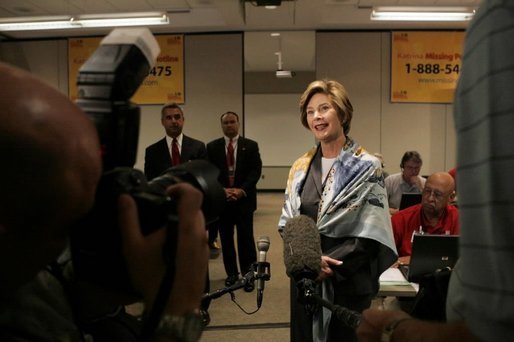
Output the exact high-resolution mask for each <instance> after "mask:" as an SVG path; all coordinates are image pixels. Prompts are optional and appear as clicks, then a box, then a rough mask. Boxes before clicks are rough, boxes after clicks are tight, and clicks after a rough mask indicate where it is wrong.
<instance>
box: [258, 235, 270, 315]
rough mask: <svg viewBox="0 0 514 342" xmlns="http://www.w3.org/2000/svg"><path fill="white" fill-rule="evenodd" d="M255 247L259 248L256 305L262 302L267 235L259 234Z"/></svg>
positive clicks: (267, 246) (267, 244) (267, 247)
mask: <svg viewBox="0 0 514 342" xmlns="http://www.w3.org/2000/svg"><path fill="white" fill-rule="evenodd" d="M257 249H258V250H259V258H258V261H257V307H258V308H260V307H261V304H262V297H263V293H264V275H266V274H267V273H266V267H267V265H266V253H267V252H268V249H269V237H267V236H261V237H260V238H259V239H258V240H257Z"/></svg>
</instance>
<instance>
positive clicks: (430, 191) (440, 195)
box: [423, 188, 447, 201]
mask: <svg viewBox="0 0 514 342" xmlns="http://www.w3.org/2000/svg"><path fill="white" fill-rule="evenodd" d="M431 195H433V196H434V198H435V200H436V201H440V200H442V199H443V198H444V197H446V196H447V195H446V194H444V193H442V192H440V191H437V190H433V189H428V188H424V189H423V196H427V197H430V196H431Z"/></svg>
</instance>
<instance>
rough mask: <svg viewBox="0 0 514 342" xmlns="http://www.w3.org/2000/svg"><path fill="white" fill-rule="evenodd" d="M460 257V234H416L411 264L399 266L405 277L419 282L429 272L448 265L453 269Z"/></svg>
mask: <svg viewBox="0 0 514 342" xmlns="http://www.w3.org/2000/svg"><path fill="white" fill-rule="evenodd" d="M458 258H459V236H458V235H430V234H423V235H422V234H414V239H413V241H412V255H411V257H410V264H409V265H408V266H407V265H402V266H400V267H399V268H400V271H401V272H402V274H403V275H404V277H405V279H407V280H408V281H410V282H414V283H417V282H419V280H420V279H421V278H422V277H423V276H425V275H427V274H430V273H433V272H435V271H437V270H440V269H444V268H446V267H449V268H450V269H452V268H453V266H455V263H456V262H457V259H458ZM406 266H407V267H406Z"/></svg>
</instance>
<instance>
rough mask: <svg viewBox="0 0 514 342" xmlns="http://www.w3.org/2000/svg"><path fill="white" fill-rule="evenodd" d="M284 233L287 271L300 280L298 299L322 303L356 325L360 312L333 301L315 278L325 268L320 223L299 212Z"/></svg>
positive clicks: (346, 323) (286, 226)
mask: <svg viewBox="0 0 514 342" xmlns="http://www.w3.org/2000/svg"><path fill="white" fill-rule="evenodd" d="M282 237H283V240H284V264H285V266H286V273H287V275H288V276H289V277H290V278H292V279H293V280H294V281H295V282H296V286H297V288H298V301H299V302H300V303H302V304H314V305H322V306H324V307H325V308H327V309H329V310H330V311H331V312H332V314H334V316H335V317H337V318H338V319H339V320H340V321H341V322H343V323H344V324H345V325H347V326H348V327H351V328H353V329H356V328H357V327H358V326H359V324H360V318H361V315H360V313H358V312H356V311H353V310H350V309H347V308H345V307H342V306H340V305H335V304H332V303H330V302H329V301H327V300H325V299H323V298H321V297H320V296H319V294H317V293H316V284H315V279H316V278H317V277H318V275H319V273H320V272H321V242H320V237H319V232H318V227H317V226H316V223H314V221H313V220H312V219H311V218H310V217H308V216H305V215H300V216H295V217H293V218H291V219H289V220H288V221H287V222H286V225H285V227H284V231H283V234H282Z"/></svg>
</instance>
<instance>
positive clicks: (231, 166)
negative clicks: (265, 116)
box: [207, 112, 262, 292]
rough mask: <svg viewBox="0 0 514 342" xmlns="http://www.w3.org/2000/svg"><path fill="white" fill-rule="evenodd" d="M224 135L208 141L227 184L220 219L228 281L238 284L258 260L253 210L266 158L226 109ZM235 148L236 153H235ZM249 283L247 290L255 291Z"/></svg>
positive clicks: (222, 180) (210, 153)
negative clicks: (224, 202)
mask: <svg viewBox="0 0 514 342" xmlns="http://www.w3.org/2000/svg"><path fill="white" fill-rule="evenodd" d="M221 128H222V130H223V134H224V137H222V138H219V139H216V140H213V141H211V142H210V143H208V144H207V156H208V159H209V161H210V162H211V163H213V164H214V165H216V166H217V167H218V169H219V170H220V175H219V178H218V180H219V182H220V183H221V185H222V186H223V187H224V188H225V195H226V201H227V202H226V206H225V210H224V211H223V213H222V214H221V215H220V220H219V225H218V227H219V233H220V237H221V250H222V253H223V264H224V266H225V272H226V273H227V279H226V281H225V285H227V286H230V285H232V284H234V283H235V282H236V281H237V280H238V278H239V271H241V274H243V275H244V274H246V273H247V272H248V271H249V270H250V268H251V265H252V263H254V262H256V261H257V252H256V249H255V239H254V236H253V213H254V211H255V209H256V208H257V190H256V184H257V181H258V180H259V178H260V176H261V170H262V161H261V156H260V154H259V145H258V144H257V143H256V142H255V141H253V140H250V139H246V138H244V137H241V136H239V116H238V115H237V114H236V113H234V112H226V113H224V114H223V115H222V116H221ZM230 145H231V146H230ZM231 152H232V153H233V154H232V155H231ZM234 226H235V227H236V229H237V250H238V253H239V255H238V259H239V270H238V267H237V261H236V250H235V245H234ZM253 289H254V284H247V286H246V287H245V291H247V292H250V291H253Z"/></svg>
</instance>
